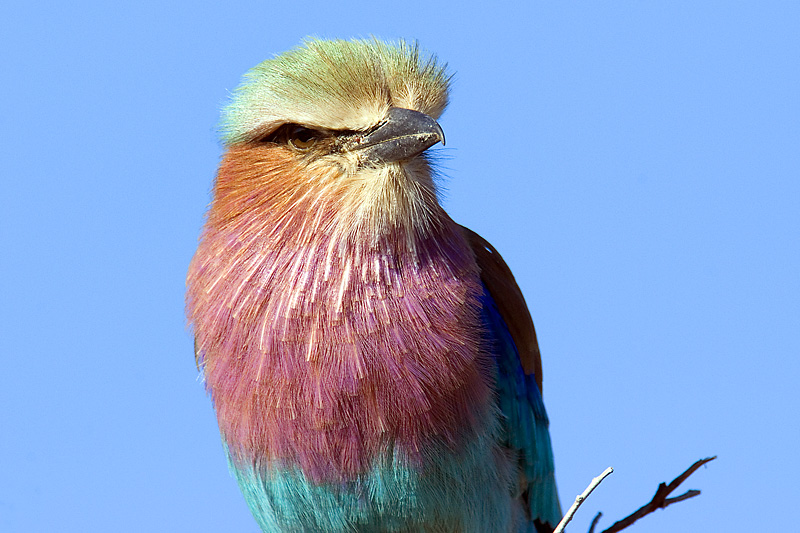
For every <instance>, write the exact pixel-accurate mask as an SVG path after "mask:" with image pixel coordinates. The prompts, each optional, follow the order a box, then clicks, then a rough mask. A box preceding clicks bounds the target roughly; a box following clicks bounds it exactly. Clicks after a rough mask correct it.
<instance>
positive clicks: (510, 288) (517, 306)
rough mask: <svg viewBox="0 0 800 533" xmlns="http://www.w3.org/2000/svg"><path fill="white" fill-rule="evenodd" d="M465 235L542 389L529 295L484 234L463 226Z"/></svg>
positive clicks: (528, 369) (524, 363) (523, 358)
mask: <svg viewBox="0 0 800 533" xmlns="http://www.w3.org/2000/svg"><path fill="white" fill-rule="evenodd" d="M461 229H463V230H464V235H465V236H466V238H467V241H468V242H469V244H470V247H472V251H473V252H474V253H475V260H476V261H477V263H478V268H480V270H481V280H482V281H483V284H484V285H485V286H486V290H488V291H489V294H491V295H492V298H493V299H494V301H495V303H496V304H497V310H498V311H499V312H500V316H501V317H502V318H503V320H504V321H505V323H506V325H507V326H508V330H509V332H510V333H511V337H512V338H513V339H514V344H516V346H517V351H518V352H519V358H520V361H521V362H522V368H523V370H524V371H525V373H526V374H533V375H534V378H535V379H536V384H537V385H538V386H539V391H540V392H541V391H542V358H541V355H540V354H539V342H538V341H537V340H536V330H535V329H534V327H533V320H532V319H531V314H530V312H529V311H528V306H527V305H526V304H525V298H524V297H523V296H522V291H520V290H519V285H517V281H516V280H515V279H514V275H513V274H512V273H511V269H510V268H508V265H506V262H505V261H503V258H502V257H501V256H500V254H499V253H498V252H497V250H495V249H494V246H492V245H491V244H489V243H488V242H487V241H486V240H485V239H484V238H483V237H481V236H480V235H478V234H477V233H475V232H474V231H472V230H470V229H468V228H465V227H464V226H461Z"/></svg>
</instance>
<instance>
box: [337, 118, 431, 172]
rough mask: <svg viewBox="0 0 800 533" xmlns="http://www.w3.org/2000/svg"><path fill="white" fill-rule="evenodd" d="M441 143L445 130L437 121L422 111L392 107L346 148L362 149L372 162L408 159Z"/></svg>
mask: <svg viewBox="0 0 800 533" xmlns="http://www.w3.org/2000/svg"><path fill="white" fill-rule="evenodd" d="M440 141H441V143H442V145H444V132H443V131H442V127H441V126H439V123H438V122H436V121H435V120H434V119H433V118H431V117H429V116H428V115H426V114H425V113H420V112H419V111H414V110H412V109H403V108H400V107H392V108H390V109H389V113H388V114H387V116H386V120H385V121H383V122H382V123H381V124H380V125H378V127H377V128H375V129H374V130H372V131H370V132H369V133H367V134H366V135H363V134H362V135H360V136H357V137H356V138H354V139H353V141H352V144H351V145H350V146H348V147H347V148H348V149H349V150H354V151H355V150H358V151H362V153H363V154H364V157H365V158H366V159H367V160H369V161H372V162H375V163H388V162H393V161H402V160H404V159H411V158H412V157H414V156H416V155H419V154H421V153H422V152H424V151H425V150H427V149H428V148H430V147H431V146H433V145H434V144H436V143H438V142H440Z"/></svg>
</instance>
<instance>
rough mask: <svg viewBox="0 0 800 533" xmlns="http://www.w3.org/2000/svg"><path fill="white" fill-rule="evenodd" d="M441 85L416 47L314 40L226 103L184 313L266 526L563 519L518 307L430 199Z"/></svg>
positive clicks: (504, 273)
mask: <svg viewBox="0 0 800 533" xmlns="http://www.w3.org/2000/svg"><path fill="white" fill-rule="evenodd" d="M449 81H450V77H449V75H448V74H447V72H446V70H445V68H444V67H443V66H442V65H441V64H440V63H438V62H437V60H436V58H435V57H430V56H426V55H425V54H422V53H421V52H420V51H419V49H418V47H417V46H416V45H410V44H407V43H405V42H399V43H396V44H387V43H383V42H380V41H377V40H355V41H340V40H336V41H323V40H309V41H306V42H305V43H304V44H303V45H301V46H300V47H298V48H296V49H294V50H291V51H289V52H286V53H284V54H282V55H279V56H277V57H275V58H274V59H270V60H267V61H264V62H263V63H261V64H259V65H257V66H256V67H255V68H253V69H252V70H250V71H249V72H248V73H247V74H246V75H245V76H244V79H243V81H242V83H241V85H240V86H239V87H238V89H236V91H235V92H234V93H233V95H232V98H231V101H230V103H229V104H228V105H227V107H225V109H224V112H223V118H222V122H221V132H222V138H223V143H224V147H225V153H224V155H223V157H222V161H221V163H220V167H219V171H218V173H217V177H216V181H215V184H214V190H213V199H212V203H211V206H210V208H209V211H208V215H207V220H206V222H205V226H204V228H203V231H202V235H201V239H200V243H199V246H198V249H197V253H196V254H195V256H194V259H193V260H192V263H191V266H190V268H189V275H188V281H187V285H188V291H187V314H188V317H189V321H190V323H191V324H192V327H193V330H194V334H195V356H196V360H197V363H198V367H199V368H200V369H201V370H202V373H203V376H204V378H205V385H206V387H207V390H208V392H209V393H210V395H211V398H212V400H213V403H214V407H215V409H216V413H217V420H218V423H219V427H220V432H221V434H222V440H223V444H224V448H225V451H226V453H227V455H228V460H229V463H230V466H231V470H232V472H233V474H234V475H235V477H236V479H237V481H238V483H239V486H240V487H241V489H242V492H243V493H244V495H245V498H246V499H247V503H248V505H249V506H250V509H251V510H252V512H253V515H254V516H255V518H256V520H257V521H258V523H259V525H260V526H261V528H262V530H263V531H266V532H272V531H290V532H299V531H333V532H350V531H364V532H367V531H393V532H401V531H402V532H417V531H426V532H515V533H516V532H523V531H524V532H534V531H535V532H541V531H550V530H552V528H553V527H554V526H555V525H556V524H557V523H558V521H559V519H560V517H561V511H560V508H559V503H558V496H557V493H556V485H555V478H554V473H553V455H552V450H551V445H550V437H549V434H548V420H547V415H546V414H545V409H544V405H543V403H542V396H541V391H542V369H541V360H540V356H539V348H538V344H537V340H536V333H535V331H534V328H533V322H532V321H531V317H530V314H529V312H528V309H527V306H526V304H525V300H524V299H523V296H522V293H521V292H520V289H519V287H518V286H517V283H516V282H515V280H514V277H513V276H512V274H511V271H510V270H509V268H508V267H507V266H506V264H505V263H504V261H503V259H502V258H501V257H500V255H499V254H498V253H497V251H496V250H495V249H494V248H493V247H492V246H491V245H490V244H489V243H487V242H486V241H485V240H483V239H482V238H481V237H479V236H478V235H477V234H475V233H473V232H472V231H470V230H468V229H466V228H464V227H462V226H460V225H458V224H457V223H455V222H454V221H453V220H451V219H450V217H449V216H448V215H447V214H446V213H445V211H444V210H443V209H442V207H441V206H440V204H439V201H438V199H437V189H436V181H435V179H434V178H435V175H434V170H433V169H432V164H431V160H430V158H429V155H428V153H427V152H426V150H427V149H428V148H430V147H431V146H433V145H435V144H436V143H438V142H442V144H444V134H443V132H442V129H441V127H440V126H439V124H438V123H437V121H436V120H437V119H438V118H439V116H440V115H441V114H442V112H443V111H444V108H445V106H446V105H447V101H448V86H449Z"/></svg>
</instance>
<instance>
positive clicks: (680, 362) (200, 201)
mask: <svg viewBox="0 0 800 533" xmlns="http://www.w3.org/2000/svg"><path fill="white" fill-rule="evenodd" d="M48 4H50V5H48ZM527 4H528V3H526V2H512V3H496V4H490V3H487V2H474V3H470V2H466V3H465V2H449V3H447V2H438V3H437V2H431V1H424V2H413V1H412V2H403V3H397V2H394V3H391V6H392V7H391V8H389V7H377V6H376V4H369V3H364V2H347V1H345V2H342V1H340V2H319V3H317V2H313V1H308V2H300V3H297V2H261V3H258V2H251V3H243V2H207V3H204V2H177V3H173V4H171V5H166V4H165V3H164V2H138V3H130V4H118V3H113V2H84V1H76V2H73V3H71V4H69V5H67V3H55V2H44V3H39V2H34V3H24V2H23V3H19V2H16V3H13V2H12V3H10V4H9V5H6V6H4V7H3V8H1V9H0V11H1V13H0V40H2V43H0V44H2V46H0V58H1V61H0V64H2V65H3V66H2V74H0V76H2V84H0V94H2V98H0V105H2V113H1V114H2V119H1V120H0V135H1V138H0V151H1V153H2V167H0V168H1V169H2V170H0V172H1V173H2V205H3V207H2V209H0V246H1V247H2V248H1V249H2V252H0V269H2V272H1V274H2V275H1V276H0V293H1V294H2V306H0V358H1V359H0V369H1V371H2V378H1V379H2V385H1V386H0V458H2V459H0V531H4V532H6V531H8V532H51V531H62V532H101V531H102V532H106V531H114V532H117V533H122V532H142V531H156V532H161V531H164V532H183V531H187V532H189V531H191V532H193V533H200V532H219V531H232V532H250V533H255V532H256V531H257V528H256V524H255V522H254V521H253V520H252V518H251V517H250V513H249V512H248V510H247V508H246V506H245V504H244V500H243V498H242V497H241V496H240V494H239V491H238V489H237V487H236V484H235V482H234V480H233V479H232V478H231V477H230V475H229V474H228V472H227V466H226V463H225V459H224V456H223V451H222V448H221V445H220V441H219V436H218V433H217V428H216V423H215V419H214V416H213V413H212V409H211V404H210V401H209V400H208V398H207V397H206V396H205V393H204V391H203V387H202V384H201V383H200V381H199V380H198V379H197V371H196V369H195V367H194V360H193V356H192V340H191V337H190V334H189V333H188V331H187V330H186V327H185V319H184V315H183V291H184V276H185V272H186V268H187V265H188V262H189V259H190V258H191V256H192V253H193V251H194V248H195V245H196V239H197V236H198V233H199V230H200V225H201V223H202V220H203V213H204V211H205V207H206V205H207V202H208V200H209V190H210V186H211V182H212V179H213V177H214V173H215V168H216V165H217V162H218V158H219V155H220V146H219V144H218V142H217V140H216V138H215V134H214V126H215V123H216V121H217V118H218V111H219V107H220V105H221V104H222V103H223V102H224V101H225V99H226V95H227V94H228V91H229V90H231V89H233V88H234V87H235V86H236V85H237V83H238V80H239V78H240V76H241V75H242V74H243V73H244V72H245V71H246V70H247V69H248V68H250V67H252V66H253V65H255V64H256V63H258V62H260V61H261V60H263V59H266V58H268V57H270V56H272V55H273V54H276V53H279V52H281V51H283V50H286V49H288V48H290V47H292V46H294V45H296V44H297V43H298V42H299V41H300V40H301V39H302V38H303V37H304V36H306V35H317V36H321V37H345V38H349V37H358V36H368V35H371V34H374V35H377V36H380V37H384V38H389V39H391V38H398V37H405V38H408V39H418V40H419V41H420V43H421V45H422V46H423V47H424V48H425V49H427V50H429V51H432V52H435V53H436V54H438V55H439V57H440V58H442V59H443V60H445V61H447V62H448V63H449V64H450V66H451V68H452V69H453V70H454V71H455V72H456V78H455V84H454V87H453V92H452V101H451V105H450V108H449V109H448V111H447V112H446V113H445V115H444V117H443V118H442V120H441V124H442V126H443V128H444V130H445V132H446V134H447V141H448V142H447V148H445V149H444V150H443V153H444V154H446V160H445V161H444V167H445V173H446V174H447V179H446V181H445V185H446V188H447V191H448V192H447V195H446V199H445V207H446V208H447V209H448V211H449V212H450V213H451V215H452V216H453V218H455V219H456V220H457V221H459V222H461V223H463V224H465V225H467V226H469V227H471V228H472V229H474V230H476V231H478V232H479V233H481V234H482V235H483V236H484V237H486V238H487V239H489V240H490V241H491V242H492V243H493V244H494V245H495V246H496V247H497V248H498V249H499V250H500V252H501V253H503V255H504V256H505V258H506V260H507V261H508V263H509V264H510V265H511V267H512V269H513V270H514V272H515V273H516V276H517V280H518V281H519V283H520V285H521V287H522V289H523V291H524V293H525V295H526V297H527V300H528V303H529V305H530V307H531V311H532V314H533V317H534V320H535V322H536V325H537V329H538V332H539V338H540V343H541V346H542V352H543V356H544V369H545V371H544V379H545V386H544V395H545V401H546V404H547V407H548V410H549V413H550V417H551V420H552V427H551V431H552V437H553V443H554V447H555V453H556V461H557V478H558V483H559V486H560V490H561V498H562V502H563V503H564V505H565V506H566V505H568V504H569V503H570V502H571V501H572V499H573V498H574V496H575V494H577V493H578V492H580V491H581V490H583V488H584V487H585V486H586V484H587V483H588V482H589V480H590V479H591V478H592V477H593V476H595V475H597V474H598V473H599V472H601V471H602V470H603V469H604V468H605V467H606V466H609V465H612V466H614V468H615V469H616V473H615V474H614V475H613V476H612V477H611V478H609V479H608V480H607V481H606V482H605V483H604V484H603V485H601V487H600V488H599V489H598V490H597V491H596V492H595V494H594V495H593V496H592V497H591V498H590V499H589V501H588V502H587V503H586V504H585V506H584V507H583V508H582V510H581V511H580V512H579V514H578V516H577V518H576V524H575V526H574V527H573V528H572V531H576V532H581V531H586V530H587V527H588V523H589V521H590V520H591V518H592V516H593V515H594V513H595V511H597V510H602V511H603V512H604V513H605V518H604V519H603V521H602V522H601V526H602V525H605V526H606V527H607V526H608V525H610V523H611V521H612V520H615V519H618V518H621V517H623V516H625V515H626V514H628V513H629V512H631V511H633V510H635V509H636V508H637V507H638V506H640V505H642V504H643V503H645V502H646V501H647V500H648V499H649V498H650V497H651V496H652V494H653V492H654V491H655V489H656V485H657V483H658V482H660V481H669V480H671V479H672V478H673V477H674V476H676V475H677V474H678V473H680V472H681V471H682V470H683V469H684V468H685V467H687V466H688V465H689V464H691V463H692V462H693V461H694V460H696V459H699V458H701V457H704V456H707V455H712V454H718V455H719V460H718V461H716V462H715V463H712V464H711V465H709V467H708V468H706V469H703V470H701V471H699V472H698V473H697V474H695V475H694V476H693V477H692V478H691V479H690V480H689V482H688V483H687V484H686V488H699V489H702V490H703V495H702V496H701V497H699V498H696V499H694V500H690V501H687V502H684V503H681V504H678V505H677V506H675V507H672V508H670V509H668V510H667V511H659V512H658V513H656V514H655V515H653V516H650V517H648V518H647V519H645V520H644V521H643V522H641V523H640V524H637V525H636V526H634V527H635V529H631V530H630V531H636V532H639V533H645V532H668V531H669V532H673V531H698V532H700V531H745V530H750V529H753V528H754V527H755V528H757V529H760V530H764V531H792V530H795V529H796V527H797V517H796V513H794V512H792V511H791V509H789V508H788V507H785V506H786V505H789V507H791V501H792V498H791V495H793V494H797V479H798V477H800V454H799V453H798V450H800V395H799V394H798V385H797V381H798V376H799V375H800V362H798V360H799V358H798V355H799V354H800V3H798V2H793V1H787V2H772V1H765V2H749V3H745V2H729V1H709V2H688V1H687V2H684V1H677V2H632V1H619V2H602V3H601V2H593V3H588V2H581V3H577V2H575V3H563V2H559V3H556V2H548V3H543V2H537V3H536V5H535V7H529V6H527ZM387 5H389V4H388V3H387ZM787 498H788V500H787ZM787 501H789V504H787ZM782 506H783V507H782Z"/></svg>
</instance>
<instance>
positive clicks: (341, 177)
mask: <svg viewBox="0 0 800 533" xmlns="http://www.w3.org/2000/svg"><path fill="white" fill-rule="evenodd" d="M449 81H450V77H449V76H448V75H447V73H446V72H445V68H444V67H443V66H442V65H440V64H438V63H437V62H436V59H435V58H434V57H422V56H421V54H420V51H419V48H418V47H417V46H416V45H409V44H407V43H405V42H400V43H398V44H387V43H383V42H380V41H377V40H353V41H342V40H335V41H323V40H308V41H306V42H305V43H304V44H303V45H302V46H300V47H298V48H296V49H294V50H291V51H289V52H286V53H284V54H282V55H279V56H277V57H275V58H273V59H270V60H267V61H264V62H263V63H261V64H259V65H257V66H256V67H254V68H253V69H251V70H250V71H249V72H248V73H247V74H246V75H245V76H244V79H243V81H242V84H241V85H240V86H239V87H238V88H237V89H236V90H235V92H234V93H233V97H232V100H231V102H230V103H229V104H228V106H227V107H226V108H225V109H224V112H223V117H222V123H221V127H220V129H221V132H222V137H223V141H224V143H225V145H226V147H227V149H228V154H227V155H226V159H229V160H230V161H227V162H226V161H223V165H222V167H221V169H220V176H219V177H218V190H217V193H220V192H223V191H220V186H222V187H223V188H226V187H225V185H226V183H220V181H223V182H231V183H227V185H230V187H227V189H228V190H229V191H235V190H238V191H241V190H243V189H249V192H248V196H247V197H248V198H250V199H253V200H254V202H255V203H256V204H262V202H260V201H257V198H259V197H260V198H261V199H263V200H264V201H268V200H269V199H270V198H271V199H277V198H281V199H284V200H287V202H288V198H295V199H299V198H301V197H302V198H305V199H306V200H307V201H310V202H312V203H311V204H307V205H306V207H307V208H308V207H309V206H315V207H316V208H319V207H321V206H323V205H326V206H327V208H328V210H333V211H335V216H333V217H327V218H335V219H338V220H339V221H340V222H344V223H346V225H347V227H349V228H351V229H352V228H362V229H363V228H368V229H369V230H370V231H371V233H372V234H375V235H377V234H380V233H385V232H386V231H387V230H389V229H390V228H392V227H397V226H409V225H411V226H413V227H414V228H415V231H417V232H420V231H421V232H422V233H424V232H425V228H426V225H429V224H430V223H431V220H430V219H431V216H430V215H431V212H432V211H436V209H437V208H438V203H437V202H436V189H435V186H434V183H433V179H432V177H431V170H430V165H429V162H428V159H427V158H426V156H425V151H426V150H427V149H428V148H430V147H431V146H433V145H434V144H436V143H438V142H441V143H442V144H444V133H443V132H442V129H441V127H440V126H439V124H438V123H437V122H436V119H438V118H439V116H440V115H441V113H442V112H443V111H444V108H445V106H446V105H447V99H448V85H449ZM237 162H238V163H237ZM226 163H227V164H228V166H229V167H231V168H233V169H234V170H235V171H232V172H228V173H227V175H226V171H225V168H226ZM236 203H237V204H240V202H236ZM281 206H285V207H286V208H287V209H288V208H289V207H291V209H294V210H297V209H302V208H303V206H302V205H300V204H298V203H286V204H280V205H279V206H277V207H281ZM241 208H242V206H241V205H238V207H237V208H236V209H235V211H236V212H240V211H241ZM272 208H273V209H275V208H276V206H275V205H273V206H272ZM341 225H342V224H340V226H341Z"/></svg>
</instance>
